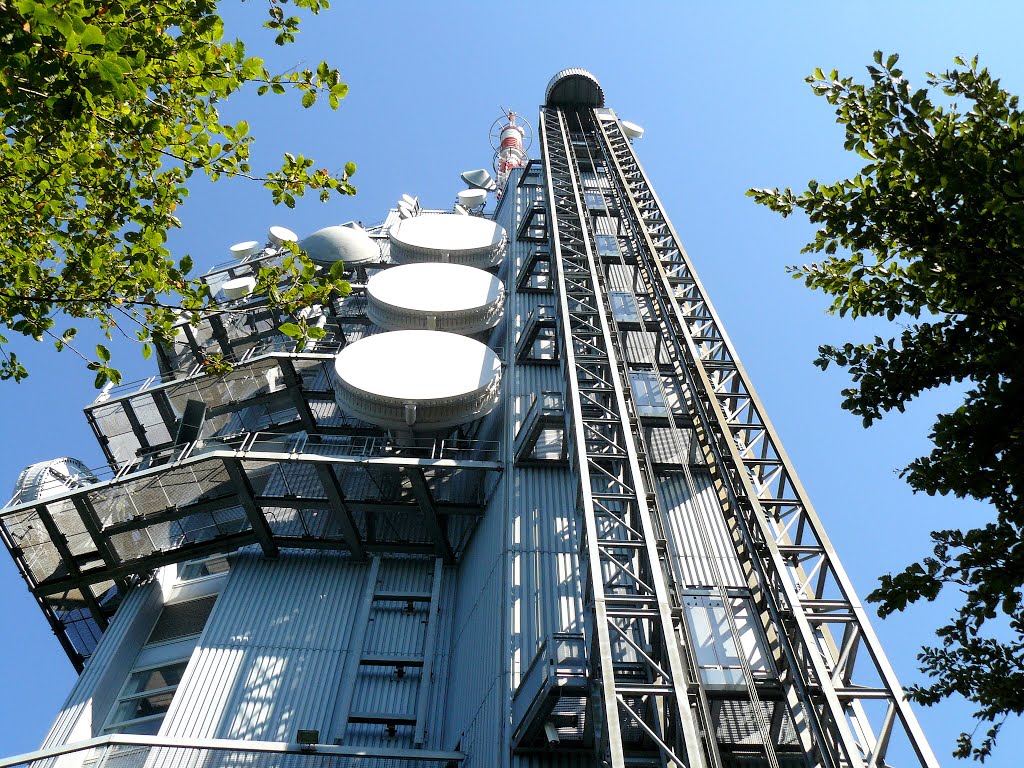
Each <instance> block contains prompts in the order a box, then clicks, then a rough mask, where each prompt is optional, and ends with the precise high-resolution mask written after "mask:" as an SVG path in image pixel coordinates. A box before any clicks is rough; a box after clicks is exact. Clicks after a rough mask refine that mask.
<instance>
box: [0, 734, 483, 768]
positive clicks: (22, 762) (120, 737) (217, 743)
mask: <svg viewBox="0 0 1024 768" xmlns="http://www.w3.org/2000/svg"><path fill="white" fill-rule="evenodd" d="M117 746H128V747H141V748H146V747H149V748H155V749H191V750H197V751H203V752H238V753H244V754H250V755H252V754H285V755H308V756H309V757H310V768H312V767H313V766H322V765H323V758H324V757H339V758H345V757H359V758H363V759H370V760H374V759H376V760H422V761H427V762H438V763H445V762H449V761H453V762H458V763H461V762H462V761H463V760H465V759H466V755H465V753H464V752H459V751H455V750H431V749H403V748H399V747H394V748H392V747H366V746H357V745H345V746H340V745H336V744H301V745H300V744H292V743H289V742H284V741H235V740H231V739H187V738H174V737H166V736H163V737H161V736H131V735H129V734H110V735H108V736H99V737H97V738H94V739H88V740H86V741H77V742H72V743H71V744H64V745H61V746H59V747H50V748H48V749H40V750H36V751H35V752H26V753H24V754H21V755H14V756H13V757H7V758H0V768H14V766H27V765H29V764H31V763H33V762H36V761H37V760H47V759H53V758H57V757H62V756H64V755H71V754H74V753H76V752H86V751H89V750H93V749H101V748H107V747H117ZM83 757H88V758H92V757H95V755H87V756H83ZM293 759H294V758H293ZM62 764H63V763H62Z"/></svg>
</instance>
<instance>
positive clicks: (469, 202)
mask: <svg viewBox="0 0 1024 768" xmlns="http://www.w3.org/2000/svg"><path fill="white" fill-rule="evenodd" d="M458 197H459V205H461V206H463V207H464V208H470V209H472V208H476V207H478V206H481V205H484V204H486V203H487V190H486V189H464V190H462V191H461V192H459V195H458Z"/></svg>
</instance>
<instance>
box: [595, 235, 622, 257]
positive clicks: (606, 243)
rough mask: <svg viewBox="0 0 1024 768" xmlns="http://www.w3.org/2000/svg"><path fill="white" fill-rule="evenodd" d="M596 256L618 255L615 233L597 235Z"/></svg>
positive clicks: (617, 242) (617, 240)
mask: <svg viewBox="0 0 1024 768" xmlns="http://www.w3.org/2000/svg"><path fill="white" fill-rule="evenodd" d="M596 241H597V255H598V256H618V255H619V239H618V238H617V237H616V236H615V235H597V237H596Z"/></svg>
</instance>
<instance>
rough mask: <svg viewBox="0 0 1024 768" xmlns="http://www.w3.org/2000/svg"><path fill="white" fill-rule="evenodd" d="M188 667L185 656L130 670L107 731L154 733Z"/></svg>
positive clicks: (151, 734) (139, 733)
mask: <svg viewBox="0 0 1024 768" xmlns="http://www.w3.org/2000/svg"><path fill="white" fill-rule="evenodd" d="M187 666H188V659H187V658H186V659H181V660H178V661H172V662H170V663H167V664H161V665H160V666H156V667H150V668H148V669H138V670H135V671H134V672H132V673H131V674H130V675H129V676H128V681H127V682H126V683H125V684H124V688H123V689H122V690H121V696H120V698H119V699H118V700H117V704H115V705H114V710H113V712H111V714H110V719H109V720H108V724H107V727H106V729H105V730H106V732H107V733H133V734H136V735H145V736H153V735H155V734H156V733H157V732H158V731H159V730H160V725H161V723H163V721H164V715H166V714H167V710H168V709H170V706H171V700H172V699H173V698H174V692H175V691H176V690H177V689H178V684H179V683H181V678H182V676H183V675H184V674H185V667H187Z"/></svg>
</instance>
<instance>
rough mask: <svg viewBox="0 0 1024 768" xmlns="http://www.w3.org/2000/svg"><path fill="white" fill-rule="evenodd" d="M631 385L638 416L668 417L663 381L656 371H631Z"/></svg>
mask: <svg viewBox="0 0 1024 768" xmlns="http://www.w3.org/2000/svg"><path fill="white" fill-rule="evenodd" d="M629 384H630V388H631V389H632V390H633V403H634V404H635V405H636V414H637V416H668V403H666V402H665V393H664V392H663V391H662V388H661V380H660V377H659V376H658V374H657V373H655V372H654V371H630V372H629Z"/></svg>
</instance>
